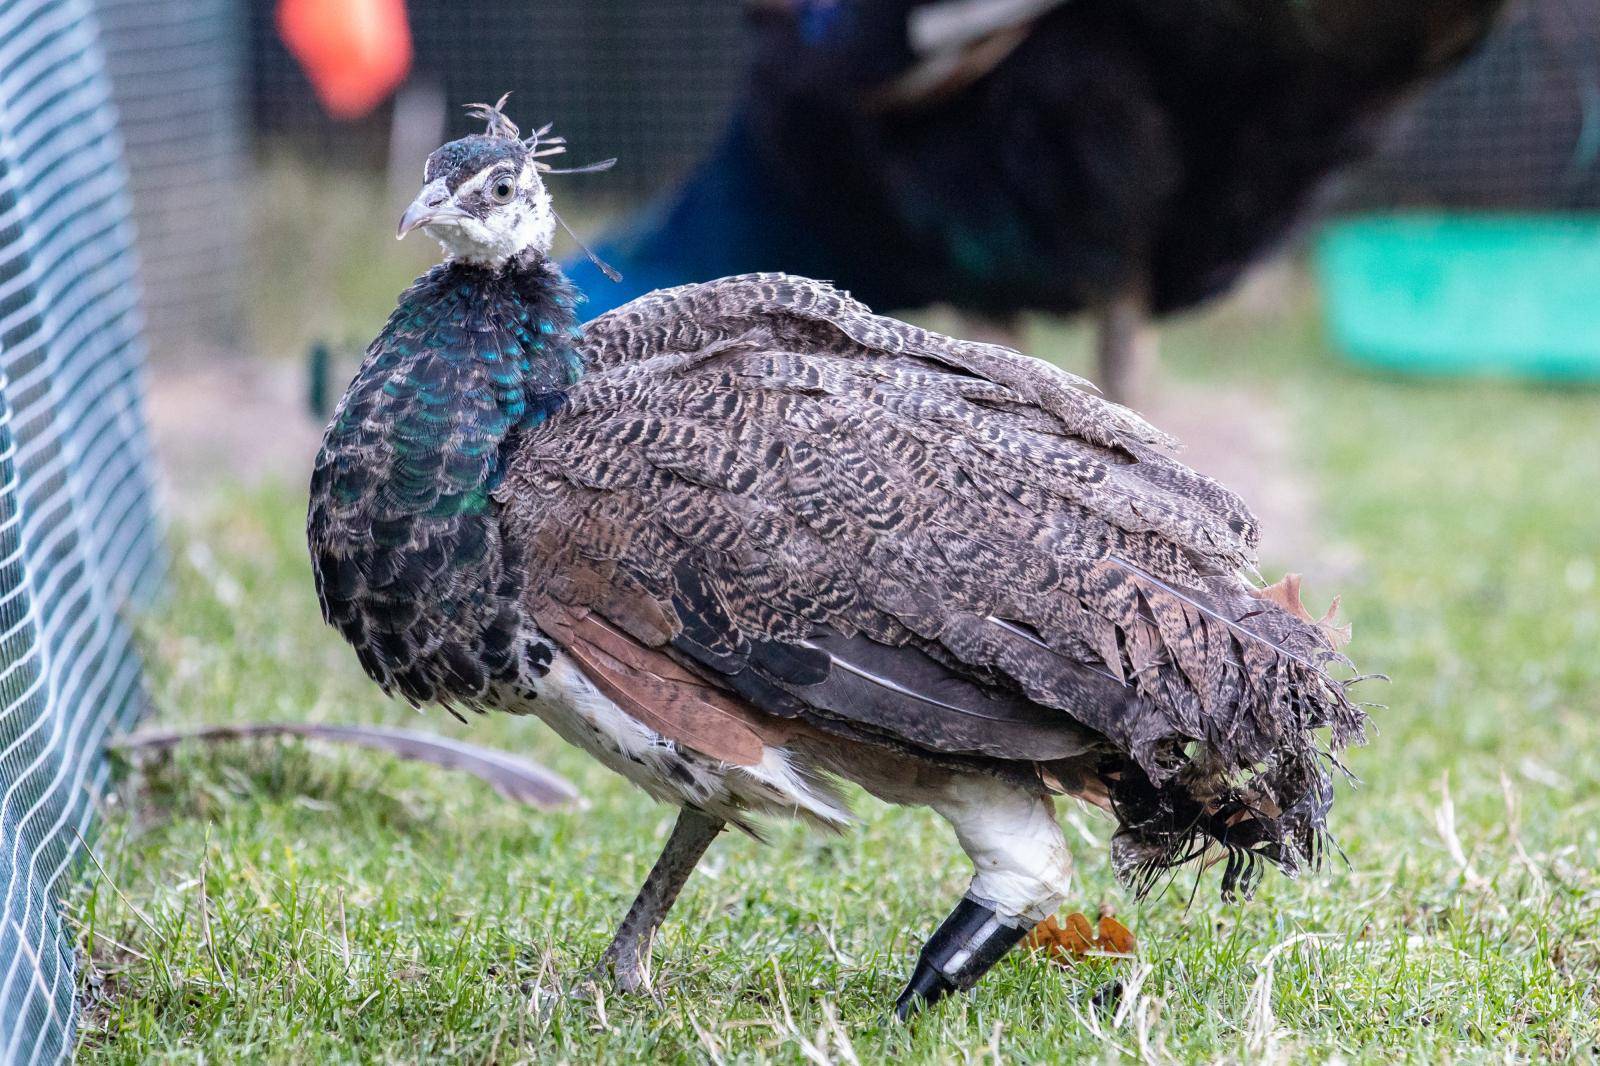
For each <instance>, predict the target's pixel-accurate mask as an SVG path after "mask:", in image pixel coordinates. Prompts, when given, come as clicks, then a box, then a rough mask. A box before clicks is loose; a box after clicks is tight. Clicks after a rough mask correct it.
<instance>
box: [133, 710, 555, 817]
mask: <svg viewBox="0 0 1600 1066" xmlns="http://www.w3.org/2000/svg"><path fill="white" fill-rule="evenodd" d="M280 736H292V737H302V738H304V739H306V740H318V741H326V742H329V743H334V744H352V745H355V746H356V747H361V748H372V749H374V750H376V751H383V752H388V753H389V754H390V755H394V756H396V757H398V758H401V759H413V760H415V761H417V762H425V763H430V764H432V765H434V766H442V767H444V768H445V769H447V770H458V771H460V772H462V773H467V774H471V775H472V776H473V777H476V778H478V779H479V780H481V781H485V782H487V783H488V784H489V785H490V787H492V788H493V789H494V790H495V791H496V792H498V793H499V794H500V795H502V796H504V797H505V798H506V799H509V800H513V801H515V802H517V803H525V804H527V805H529V806H531V807H538V808H540V809H542V810H556V809H560V808H563V807H570V806H573V805H574V804H575V803H576V802H577V801H578V799H579V797H578V790H577V788H575V787H574V786H573V785H572V783H571V782H570V781H568V780H566V779H565V778H563V777H561V776H560V775H558V774H555V773H553V772H551V771H549V770H546V769H545V768H544V767H542V766H540V765H538V764H537V763H533V762H530V761H528V760H527V759H523V758H520V757H519V756H516V755H512V754H509V753H508V752H504V751H496V750H495V749H493V748H485V747H480V746H479V745H477V744H468V743H466V742H465V741H461V740H452V739H450V738H449V737H441V736H437V735H435V734H432V733H421V732H418V731H416V730H413V729H391V728H388V727H385V726H367V725H318V724H313V723H307V722H257V723H251V724H248V725H229V726H205V727H202V728H199V729H160V730H155V729H152V730H145V731H142V732H138V733H133V734H131V735H129V736H126V737H123V738H122V739H121V740H119V741H117V742H116V743H115V744H114V745H113V747H115V748H117V749H118V750H120V751H128V752H137V751H164V750H166V749H168V748H173V747H176V746H177V745H179V744H183V743H187V742H189V741H200V742H203V743H208V744H221V743H227V742H230V741H235V740H248V739H253V738H256V737H280Z"/></svg>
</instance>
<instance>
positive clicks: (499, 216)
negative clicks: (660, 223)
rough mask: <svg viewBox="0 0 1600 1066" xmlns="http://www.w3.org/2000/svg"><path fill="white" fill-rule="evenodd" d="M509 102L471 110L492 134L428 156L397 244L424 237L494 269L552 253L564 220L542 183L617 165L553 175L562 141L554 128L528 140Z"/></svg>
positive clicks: (465, 139)
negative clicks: (415, 233)
mask: <svg viewBox="0 0 1600 1066" xmlns="http://www.w3.org/2000/svg"><path fill="white" fill-rule="evenodd" d="M510 95H511V94H510V93H507V94H506V96H502V97H501V98H500V100H499V101H498V102H497V103H494V104H469V105H467V111H468V112H469V113H470V114H472V115H474V116H475V117H477V118H481V119H484V120H486V121H487V122H488V128H487V129H486V130H484V132H482V133H477V134H473V135H472V136H470V137H463V138H461V139H460V140H457V141H451V142H450V143H449V144H445V145H442V146H440V147H439V148H437V149H435V150H434V152H433V154H432V155H430V156H428V162H427V165H426V166H425V167H424V168H423V172H422V180H423V186H422V191H421V192H419V193H418V194H417V198H416V199H415V200H413V201H412V202H411V206H410V207H408V208H406V213H405V214H404V215H403V216H402V217H401V219H400V229H399V232H398V233H397V234H396V237H397V238H403V237H405V235H406V234H408V233H410V232H411V231H412V230H414V229H421V230H423V231H424V232H425V233H427V234H428V236H430V237H432V238H433V239H435V240H436V241H438V242H439V244H440V246H441V247H443V248H444V252H445V255H446V256H448V257H449V258H451V259H458V260H462V261H465V262H469V263H473V264H476V265H479V266H486V267H490V268H495V269H497V268H499V267H502V266H504V265H505V264H506V263H507V262H509V261H510V260H511V259H513V258H515V257H518V256H522V255H525V254H527V253H529V252H534V253H538V254H544V253H547V252H549V250H550V244H551V241H552V240H553V239H554V237H555V228H556V225H557V224H558V223H560V222H561V220H560V217H559V216H557V215H556V213H555V210H554V208H553V207H552V206H551V204H550V192H549V190H548V189H546V188H545V184H544V177H543V176H544V175H545V174H576V173H584V172H588V171H594V170H606V169H608V168H610V167H611V166H612V165H613V164H615V163H616V160H615V159H608V160H605V161H603V162H600V163H592V164H590V165H589V166H585V167H574V168H571V169H567V170H558V169H556V168H554V167H552V166H551V165H550V164H548V163H546V162H544V161H543V160H544V159H546V158H548V157H549V156H553V155H559V154H561V153H562V152H565V151H566V150H567V149H566V141H565V139H564V138H562V137H552V136H550V127H549V126H544V127H542V128H540V129H538V130H535V131H534V133H533V135H532V136H531V137H527V138H523V136H522V134H521V131H519V130H518V129H517V125H516V123H514V122H512V121H511V119H509V118H508V117H506V114H505V112H504V111H502V110H501V109H502V108H503V107H504V106H505V102H506V97H508V96H510ZM562 225H565V224H564V223H562Z"/></svg>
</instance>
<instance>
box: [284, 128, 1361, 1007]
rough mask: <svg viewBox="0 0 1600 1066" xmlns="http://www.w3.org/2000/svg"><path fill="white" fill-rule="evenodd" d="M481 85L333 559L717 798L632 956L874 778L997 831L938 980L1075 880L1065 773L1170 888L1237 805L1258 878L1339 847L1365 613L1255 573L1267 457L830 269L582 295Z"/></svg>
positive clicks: (658, 883)
mask: <svg viewBox="0 0 1600 1066" xmlns="http://www.w3.org/2000/svg"><path fill="white" fill-rule="evenodd" d="M502 103H503V101H502ZM476 106H477V108H478V112H479V113H480V114H482V115H484V116H485V117H486V118H487V119H488V122H489V127H488V131H487V132H486V133H485V134H481V135H474V136H470V137H467V138H464V139H462V140H458V141H454V142H452V143H449V144H446V145H444V146H443V147H441V148H439V149H438V150H437V151H435V152H434V153H433V154H432V156H430V158H429V159H428V162H427V167H426V172H425V181H426V184H425V185H424V186H423V188H422V191H421V193H420V195H418V197H417V199H416V201H415V202H414V203H413V204H412V205H411V207H410V208H409V209H408V210H407V211H406V213H405V217H404V219H403V221H402V223H401V227H400V232H401V234H402V235H404V234H405V233H407V232H409V231H411V230H414V229H418V228H420V229H422V230H424V231H425V232H426V233H428V234H429V235H430V236H432V237H434V238H436V239H437V240H438V241H439V243H440V244H441V245H442V246H443V248H444V251H445V261H444V262H443V263H442V264H441V265H439V266H436V267H434V268H433V269H432V270H430V271H428V272H427V273H426V274H424V275H423V276H422V277H421V278H419V279H418V280H417V281H416V282H415V284H413V285H412V287H411V288H409V289H408V290H407V291H406V292H405V293H404V294H403V295H402V296H401V297H400V300H399V306H398V307H397V308H396V309H395V311H394V313H393V314H392V315H391V316H390V318H389V321H388V323H387V325H385V327H384V328H383V331H382V333H380V334H379V336H378V338H377V339H376V340H375V341H373V343H372V345H371V347H370V348H369V349H368V352H367V356H366V360H365V362H364V364H363V365H362V367H361V369H360V371H359V372H358V373H357V375H356V377H355V379H354V381H353V382H352V383H351V384H350V386H349V389H348V391H347V392H346V393H345V395H344V398H343V400H342V401H341V402H340V403H339V405H338V407H337V409H336V411H335V413H334V415H333V419H332V422H331V423H330V425H329V426H328V429H327V433H326V436H325V437H324V440H323V444H322V449H321V452H320V454H319V455H318V457H317V460H316V466H315V471H314V473H313V475H312V481H311V494H310V497H311V498H310V515H309V521H308V536H309V542H310V553H311V560H312V568H313V570H314V573H315V577H316V586H317V592H318V595H319V597H320V599H321V603H322V609H323V613H324V617H325V618H326V619H327V621H328V622H329V623H331V624H332V625H333V626H335V627H337V628H338V630H339V631H340V632H341V633H342V634H343V635H344V636H345V638H346V639H347V640H348V641H349V642H350V643H351V644H353V645H354V646H355V650H356V654H357V655H358V656H359V658H360V661H361V664H362V665H363V666H364V667H365V669H366V671H367V672H368V673H369V674H370V675H371V676H372V677H373V678H374V679H375V680H376V681H377V682H378V683H379V684H380V685H381V686H383V688H384V689H385V690H386V691H388V692H390V693H392V694H394V695H397V696H399V697H401V698H403V699H405V700H407V701H410V702H411V703H413V704H424V703H429V702H433V703H441V704H445V705H447V706H449V707H453V708H470V709H474V710H491V709H495V710H504V711H510V712H513V713H531V714H535V715H537V716H539V717H540V718H542V719H543V720H544V721H545V722H547V723H548V724H549V725H550V726H551V727H552V728H553V729H554V730H555V731H556V732H557V733H559V734H560V735H561V736H562V737H564V738H565V739H566V740H568V741H570V742H571V743H573V744H575V745H577V746H579V747H580V748H583V749H585V750H586V751H588V752H589V753H591V754H592V755H593V756H594V757H596V758H597V759H599V760H600V761H601V762H603V763H604V764H605V765H607V766H608V767H610V768H612V769H613V770H615V771H617V772H618V773H620V774H622V775H623V776H624V777H626V778H627V779H628V780H630V781H632V782H634V783H635V784H637V785H639V786H640V787H642V788H643V789H644V790H645V791H646V792H648V793H649V794H650V795H652V796H654V797H655V798H656V799H658V800H661V801H663V802H665V803H669V804H672V805H675V806H677V807H679V808H680V809H681V811H680V814H679V815H678V820H677V824H676V827H675V828H674V830H673V832H672V834H671V837H670V839H669V840H668V842H667V845H666V848H665V850H664V851H663V853H662V855H661V858H660V860H659V861H658V862H657V863H656V865H655V868H654V869H653V870H652V871H651V872H650V874H649V877H648V879H647V880H646V882H645V884H644V887H643V889H642V890H641V891H640V893H639V896H638V898H637V900H636V902H635V903H634V904H633V907H632V909H631V910H629V912H628V914H627V916H626V918H624V919H623V922H622V924H621V927H620V929H619V930H618V932H617V934H616V938H615V940H614V941H613V942H612V943H611V945H610V947H609V948H608V949H607V950H606V952H605V954H604V956H603V958H602V960H601V966H602V968H603V969H605V970H609V972H610V974H611V976H612V977H614V979H615V980H616V982H617V983H618V984H619V985H620V987H622V988H623V989H627V990H632V989H635V988H637V987H639V986H640V983H641V982H642V981H643V979H644V976H645V973H646V968H647V966H648V965H649V958H650V950H651V944H652V941H653V938H654V935H655V932H656V929H657V928H658V926H659V925H660V923H661V921H662V919H663V917H664V915H665V914H666V911H667V909H668V908H669V907H670V906H671V904H672V902H673V900H674V899H675V898H676V896H677V894H678V892H679V890H680V888H681V887H682V886H683V884H684V882H685V880H686V879H687V878H688V876H689V873H690V872H691V870H692V869H693V868H694V866H695V864H696V862H697V861H698V860H699V858H700V857H701V855H702V853H703V852H704V851H705V849H706V847H707V846H708V845H709V844H710V843H711V842H712V839H713V838H714V837H715V836H716V835H717V834H718V832H719V831H720V830H721V829H722V828H723V827H724V826H725V825H728V824H732V825H734V826H737V827H740V828H744V829H749V830H751V831H752V832H753V831H754V828H755V826H756V825H757V824H758V822H759V820H760V819H762V818H765V817H773V816H793V817H797V818H800V819H804V820H805V821H808V822H811V823H814V824H816V825H818V826H821V827H826V828H831V829H837V828H842V827H843V826H845V824H846V823H847V822H848V821H849V819H850V814H849V811H848V809H847V806H846V804H845V801H844V799H843V798H842V797H841V794H840V791H839V788H838V781H839V780H840V779H843V780H845V781H850V782H855V783H857V784H859V785H860V786H861V787H863V788H864V789H865V790H866V791H868V792H869V793H871V794H873V795H875V796H878V797H880V798H882V799H884V800H887V801H889V802H892V803H899V804H917V805H926V806H929V807H932V808H933V809H934V810H935V811H937V812H938V813H939V814H940V815H942V816H943V817H944V818H945V819H947V820H948V821H949V822H950V823H951V825H952V826H953V827H954V829H955V834H956V837H957V839H958V841H959V842H960V844H961V847H962V848H963V849H964V850H965V851H966V853H967V854H968V855H969V856H970V857H971V859H972V861H973V863H974V867H975V873H974V876H973V878H972V881H971V884H970V887H969V889H968V891H967V893H966V895H965V897H964V898H963V899H962V901H961V903H960V904H959V906H957V907H956V908H955V910H954V911H953V912H952V913H951V914H950V916H949V917H948V918H947V919H946V920H945V921H944V923H943V924H942V925H940V926H939V927H938V929H937V930H936V931H935V932H934V933H933V934H932V936H931V937H930V938H929V939H928V941H927V943H926V946H925V947H924V948H923V949H922V953H921V956H920V959H919V961H918V963H917V967H916V971H915V973H914V975H913V977H912V979H911V982H910V984H909V985H908V986H907V988H906V990H905V992H904V993H903V994H902V996H901V997H900V999H899V1002H898V1010H899V1012H900V1014H901V1015H902V1016H904V1015H906V1014H909V1013H910V1012H912V1011H914V1010H916V1009H917V1008H918V1007H919V1006H921V1005H922V1004H924V1003H928V1002H932V1001H935V1000H938V999H939V998H941V997H942V996H944V995H946V994H947V993H949V992H950V991H952V990H958V989H966V988H969V987H971V986H972V985H973V984H974V983H975V982H976V981H977V980H978V978H979V977H981V976H982V975H983V973H984V972H985V971H986V970H988V969H989V968H990V967H991V966H992V965H993V964H994V963H995V961H996V960H997V959H999V958H1000V957H1001V956H1002V955H1004V954H1005V953H1006V951H1007V950H1009V949H1010V948H1011V947H1012V946H1013V945H1014V944H1016V943H1017V942H1018V940H1019V939H1020V938H1021V937H1022V936H1023V935H1024V934H1025V933H1026V932H1027V931H1028V930H1029V929H1030V928H1031V927H1032V926H1033V925H1034V924H1035V923H1036V922H1038V921H1040V920H1041V919H1043V918H1045V917H1046V916H1047V915H1049V914H1051V913H1052V912H1053V911H1054V910H1055V909H1056V907H1057V906H1058V905H1059V904H1060V903H1061V902H1062V900H1063V899H1064V898H1065V897H1066V895H1067V893H1068V892H1069V873H1070V866H1071V863H1070V857H1069V853H1068V849H1067V844H1066V841H1065V839H1064V838H1063V836H1062V833H1061V831H1060V829H1059V827H1058V825H1057V823H1056V820H1055V817H1054V807H1053V797H1055V796H1058V795H1070V796H1078V797H1082V798H1084V799H1087V800H1089V801H1090V802H1093V803H1096V804H1098V805H1100V806H1102V807H1104V808H1105V809H1107V810H1108V811H1110V812H1111V814H1112V815H1113V817H1114V818H1115V819H1116V821H1117V823H1118V829H1117V832H1116V836H1115V839H1114V843H1113V847H1112V860H1113V863H1114V865H1115V868H1116V870H1117V871H1118V872H1119V874H1120V875H1121V876H1122V877H1123V878H1124V879H1126V880H1127V881H1128V882H1129V883H1130V884H1131V885H1133V886H1134V887H1135V888H1136V889H1147V888H1148V887H1149V886H1150V885H1151V884H1152V883H1153V882H1154V881H1155V880H1156V879H1157V878H1159V877H1160V876H1161V875H1162V874H1163V872H1164V871H1167V870H1170V869H1172V868H1174V867H1176V866H1177V865H1179V864H1182V863H1186V862H1188V861H1190V860H1193V859H1196V858H1198V857H1199V856H1200V855H1201V854H1202V852H1204V851H1206V849H1207V848H1208V846H1209V845H1213V844H1214V845H1217V846H1219V848H1220V849H1221V850H1220V851H1219V852H1218V854H1219V855H1222V856H1225V857H1226V859H1227V863H1226V866H1225V868H1224V871H1223V875H1222V887H1223V890H1224V892H1225V893H1232V892H1235V891H1241V890H1248V889H1249V888H1250V887H1252V886H1253V884H1254V883H1255V881H1256V879H1257V878H1258V876H1259V873H1260V871H1261V869H1262V867H1263V866H1264V865H1265V864H1271V865H1275V866H1277V867H1280V868H1282V869H1283V870H1285V871H1288V872H1290V873H1294V872H1296V871H1298V870H1301V869H1303V868H1306V867H1308V866H1310V865H1312V864H1314V863H1316V861H1317V860H1318V857H1319V855H1321V854H1322V851H1323V847H1324V843H1325V833H1326V829H1325V820H1326V816H1327V812H1328V809H1329V805H1330V803H1331V800H1332V790H1331V785H1330V780H1329V767H1330V766H1332V765H1334V764H1333V762H1332V760H1331V758H1330V754H1329V753H1330V751H1332V750H1335V749H1337V748H1338V747H1340V746H1342V745H1344V744H1346V743H1349V742H1351V741H1353V740H1355V739H1357V738H1358V737H1359V735H1360V733H1361V730H1362V724H1363V720H1364V715H1363V712H1362V711H1361V710H1360V708H1359V707H1358V706H1357V705H1355V704H1353V703H1352V702H1351V700H1350V699H1349V698H1348V696H1347V694H1346V684H1347V682H1343V681H1340V680H1338V679H1336V678H1335V677H1334V676H1333V675H1332V674H1330V672H1329V670H1330V669H1331V668H1332V666H1333V664H1335V663H1336V662H1339V663H1342V662H1343V659H1342V656H1340V655H1339V653H1338V652H1337V651H1336V646H1335V641H1334V639H1333V637H1334V633H1333V631H1332V630H1331V628H1330V627H1329V626H1328V624H1326V622H1323V623H1319V622H1316V621H1314V620H1312V619H1311V617H1310V616H1309V615H1308V614H1307V613H1306V612H1305V610H1304V609H1303V608H1302V607H1301V606H1300V601H1299V596H1298V593H1297V592H1295V590H1294V585H1293V584H1292V583H1285V584H1280V585H1278V586H1271V587H1268V588H1265V589H1263V588H1259V587H1256V586H1254V585H1252V584H1251V583H1250V582H1249V581H1248V580H1247V579H1246V577H1245V576H1244V575H1245V574H1247V573H1249V572H1250V568H1251V565H1252V561H1253V557H1254V549H1255V545H1256V542H1257V528H1256V523H1255V520H1254V519H1253V518H1252V517H1251V515H1250V513H1249V511H1248V510H1246V508H1245V507H1244V505H1243V504H1242V503H1241V502H1240V501H1239V499H1238V498H1237V497H1235V496H1234V495H1233V494H1232V493H1230V492H1229V491H1228V490H1226V489H1224V488H1223V487H1222V486H1220V485H1218V484H1217V483H1215V482H1214V481H1212V480H1210V479H1208V478H1206V477H1204V476H1202V475H1200V474H1197V473H1195V472H1193V471H1191V470H1189V469H1187V468H1186V467H1184V466H1182V465H1181V464H1179V463H1177V462H1176V461H1174V460H1173V459H1171V458H1169V456H1168V454H1167V451H1166V448H1167V446H1168V445H1169V444H1170V441H1168V440H1167V438H1165V437H1164V436H1163V435H1162V434H1161V433H1159V432H1158V431H1157V430H1155V429H1153V428H1152V427H1151V426H1149V425H1148V424H1147V423H1145V422H1144V421H1143V420H1141V419H1140V418H1139V417H1138V416H1136V415H1134V414H1132V413H1131V412H1129V411H1127V410H1126V409H1124V408H1122V407H1119V406H1117V405H1115V404H1112V403H1110V402H1108V401H1106V400H1103V399H1101V398H1100V397H1099V396H1097V395H1095V394H1094V393H1093V392H1092V391H1090V390H1087V389H1086V388H1084V387H1083V386H1084V385H1085V383H1084V382H1083V381H1081V380H1080V379H1077V378H1075V377H1073V376H1071V375H1069V374H1066V373H1064V372H1062V371H1059V370H1056V369H1054V368H1052V367H1050V366H1049V365H1047V364H1045V363H1042V362H1039V361H1036V360H1033V359H1030V358H1028V357H1026V356H1023V355H1020V354H1018V353H1017V352H1014V351H1012V350H1010V349H1006V348H1000V347H995V346H991V345H986V344H978V343H972V342H967V341H960V340H955V339H952V338H950V337H945V336H940V335H938V334H935V333H929V332H925V331H923V330H921V329H918V328H915V327H913V326H909V325H907V324H905V323H903V322H899V321H896V320H894V319H890V318H882V317H878V316H876V315H874V314H872V313H871V312H870V311H868V310H867V308H866V307H864V306H863V305H861V304H860V303H857V302H856V301H855V300H853V299H851V298H850V297H848V296H846V295H844V294H843V293H841V292H839V291H838V290H836V289H833V288H831V287H830V286H828V285H827V284H824V283H821V282H816V281H809V280H806V279H803V278H799V277H792V276H788V275H783V274H757V275H746V276H741V277H730V278H723V279H721V280H718V281H712V282H707V283H704V284H696V285H687V286H683V287H680V288H674V289H667V290H663V291H660V292H654V293H650V294H648V295H645V296H643V297H641V298H639V299H638V300H635V301H634V302H632V303H630V304H628V305H626V306H624V307H621V308H618V309H617V310H614V311H612V312H610V313H608V314H605V315H602V316H600V317H599V318H597V319H594V320H593V321H591V322H589V323H588V324H587V325H585V326H580V325H579V323H578V320H577V314H576V311H577V306H578V300H579V296H578V294H577V292H576V290H575V289H574V287H573V286H572V284H571V283H570V282H568V281H567V279H566V278H565V277H563V275H562V272H561V270H560V269H559V268H558V267H557V266H556V265H555V263H553V262H552V260H551V258H550V254H549V253H550V245H551V238H552V234H553V230H554V226H555V224H556V216H555V214H554V211H553V210H552V206H551V199H550V195H549V193H548V192H547V190H546V187H545V184H544V181H543V172H544V171H545V170H546V169H548V164H546V163H544V162H542V157H544V156H545V155H547V154H548V153H549V152H550V151H552V150H553V149H552V147H551V145H550V144H549V142H548V141H542V140H541V139H540V138H541V137H542V136H543V135H544V133H545V131H544V130H541V131H540V133H539V134H536V135H535V136H534V137H531V138H528V139H527V140H523V139H520V134H519V132H518V130H517V128H516V127H515V126H514V125H513V124H512V123H511V121H510V120H509V119H508V118H506V116H505V115H504V114H503V113H502V112H501V111H500V110H499V105H496V106H495V107H492V108H491V107H487V106H486V105H476ZM557 147H559V146H557ZM1324 729H1326V732H1327V735H1328V742H1327V746H1326V747H1325V746H1324V744H1323V742H1321V741H1320V740H1319V737H1321V736H1322V735H1323V731H1324Z"/></svg>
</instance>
